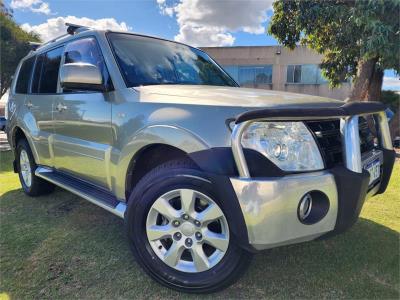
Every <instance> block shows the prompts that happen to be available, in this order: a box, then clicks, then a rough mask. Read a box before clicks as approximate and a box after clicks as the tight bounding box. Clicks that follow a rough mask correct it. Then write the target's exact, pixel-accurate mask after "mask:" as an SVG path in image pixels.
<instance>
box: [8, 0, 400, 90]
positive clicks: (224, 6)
mask: <svg viewBox="0 0 400 300" xmlns="http://www.w3.org/2000/svg"><path fill="white" fill-rule="evenodd" d="M272 2H273V0H256V1H252V0H114V1H111V0H100V1H99V0H52V1H50V0H6V1H5V3H6V5H7V6H8V7H11V8H12V9H13V11H14V18H15V20H16V21H17V22H18V23H19V24H20V25H21V27H22V28H23V29H25V30H27V31H35V32H37V33H38V34H39V35H40V36H41V38H42V40H44V41H46V40H49V39H51V38H54V37H56V36H59V35H62V34H64V33H65V30H66V28H65V25H64V24H65V23H66V22H70V23H76V24H82V25H86V26H91V27H95V28H100V29H105V28H107V29H113V30H122V31H132V32H137V33H142V34H149V35H155V36H159V37H162V38H166V39H170V40H176V41H179V42H184V43H187V44H190V45H192V46H256V45H277V44H278V43H277V41H276V40H275V39H274V38H273V37H272V36H270V35H267V34H266V28H267V26H268V22H269V20H270V17H271V16H272V14H273V11H272ZM383 88H384V89H391V90H397V91H400V80H399V77H398V76H396V74H395V73H394V71H393V70H386V71H385V76H384V86H383Z"/></svg>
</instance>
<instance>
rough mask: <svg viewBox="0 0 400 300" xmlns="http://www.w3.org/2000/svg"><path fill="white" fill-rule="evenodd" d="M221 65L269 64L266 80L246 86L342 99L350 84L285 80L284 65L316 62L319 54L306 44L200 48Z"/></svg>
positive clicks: (319, 59)
mask: <svg viewBox="0 0 400 300" xmlns="http://www.w3.org/2000/svg"><path fill="white" fill-rule="evenodd" d="M202 49H203V50H204V51H206V52H207V53H208V54H209V55H210V56H211V57H213V58H214V59H215V60H216V61H217V62H218V63H219V64H220V65H222V66H262V65H272V82H271V83H270V84H265V83H262V84H256V83H254V84H244V85H243V86H246V87H255V88H263V89H274V90H280V91H288V92H293V93H303V94H310V95H316V96H323V97H329V98H335V99H341V100H344V99H345V98H347V97H348V95H349V94H350V89H351V84H350V83H349V82H344V83H343V84H342V85H341V87H339V88H334V89H331V88H330V87H329V85H328V83H327V82H326V81H325V82H323V79H322V78H321V80H322V81H318V80H317V82H315V83H288V82H287V69H288V65H319V64H320V63H321V61H322V56H321V55H319V54H317V53H316V52H314V51H311V50H309V49H308V48H307V47H303V46H299V47H297V48H296V49H294V50H293V51H292V50H289V49H287V48H284V47H280V46H249V47H204V48H202Z"/></svg>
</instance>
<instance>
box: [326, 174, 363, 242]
mask: <svg viewBox="0 0 400 300" xmlns="http://www.w3.org/2000/svg"><path fill="white" fill-rule="evenodd" d="M330 172H331V173H332V174H333V176H334V177H335V181H336V186H337V191H338V214H337V219H336V225H335V229H334V230H333V231H332V232H330V233H328V234H327V236H332V235H336V234H339V233H342V232H344V231H346V230H347V229H349V228H350V227H351V226H353V224H354V223H355V222H356V221H357V220H358V216H359V215H360V212H361V208H362V206H363V204H364V201H365V198H366V196H367V191H368V183H369V173H368V171H366V170H363V172H362V173H356V172H353V171H350V170H349V169H347V168H345V167H335V168H332V169H331V170H330Z"/></svg>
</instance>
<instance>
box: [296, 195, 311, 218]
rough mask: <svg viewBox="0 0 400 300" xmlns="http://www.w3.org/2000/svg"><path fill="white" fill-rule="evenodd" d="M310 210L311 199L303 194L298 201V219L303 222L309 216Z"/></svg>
mask: <svg viewBox="0 0 400 300" xmlns="http://www.w3.org/2000/svg"><path fill="white" fill-rule="evenodd" d="M311 209H312V197H311V195H310V194H308V193H307V194H305V195H304V197H303V198H301V200H300V205H299V219H300V221H304V220H305V219H307V217H308V216H309V215H310V213H311Z"/></svg>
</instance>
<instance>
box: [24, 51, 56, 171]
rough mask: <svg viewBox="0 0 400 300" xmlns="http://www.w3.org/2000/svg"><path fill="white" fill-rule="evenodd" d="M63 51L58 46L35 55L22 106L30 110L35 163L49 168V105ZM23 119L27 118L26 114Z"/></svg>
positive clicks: (52, 96)
mask: <svg viewBox="0 0 400 300" xmlns="http://www.w3.org/2000/svg"><path fill="white" fill-rule="evenodd" d="M62 52H63V48H62V47H58V48H55V49H52V50H50V51H48V52H45V53H42V54H39V55H38V56H37V58H36V63H35V67H34V71H33V78H32V84H31V92H30V93H29V94H28V95H26V99H25V106H26V107H27V108H28V109H29V110H30V112H31V116H32V117H33V118H32V119H31V120H27V122H25V123H26V124H29V127H30V128H29V130H30V134H31V136H32V140H33V143H34V145H35V149H36V151H37V153H38V158H39V162H38V163H39V164H41V165H46V166H53V165H54V161H53V154H52V149H51V144H52V137H53V134H54V128H53V119H52V116H53V102H54V100H55V98H56V97H57V91H58V71H59V67H60V62H61V57H62ZM26 117H27V118H29V117H28V115H26Z"/></svg>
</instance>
